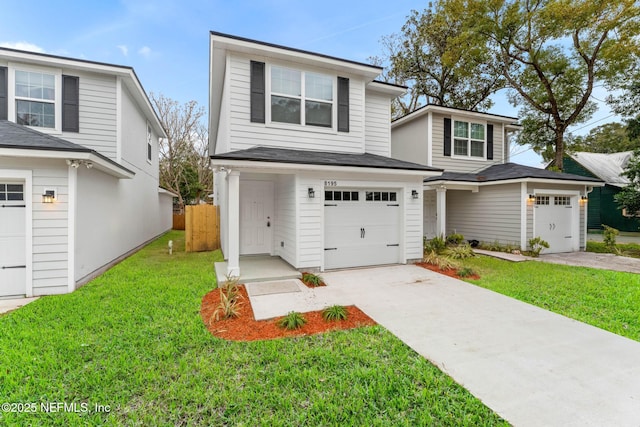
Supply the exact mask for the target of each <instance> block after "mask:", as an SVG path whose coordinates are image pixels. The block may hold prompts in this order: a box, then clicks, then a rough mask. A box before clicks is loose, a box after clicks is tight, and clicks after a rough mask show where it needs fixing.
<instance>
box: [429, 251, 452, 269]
mask: <svg viewBox="0 0 640 427" xmlns="http://www.w3.org/2000/svg"><path fill="white" fill-rule="evenodd" d="M424 262H425V263H427V264H431V265H435V266H436V267H438V268H439V269H440V270H453V269H456V268H458V263H457V262H455V261H454V260H452V259H451V258H449V257H448V256H445V255H440V254H438V253H437V252H436V251H431V252H428V253H426V254H425V256H424Z"/></svg>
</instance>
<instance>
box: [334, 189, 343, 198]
mask: <svg viewBox="0 0 640 427" xmlns="http://www.w3.org/2000/svg"><path fill="white" fill-rule="evenodd" d="M333 200H342V192H341V191H334V192H333Z"/></svg>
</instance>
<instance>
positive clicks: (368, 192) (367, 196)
mask: <svg viewBox="0 0 640 427" xmlns="http://www.w3.org/2000/svg"><path fill="white" fill-rule="evenodd" d="M365 198H366V200H367V202H370V201H372V200H373V191H367V193H366V195H365Z"/></svg>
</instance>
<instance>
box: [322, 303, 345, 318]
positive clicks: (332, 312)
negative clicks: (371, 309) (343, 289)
mask: <svg viewBox="0 0 640 427" xmlns="http://www.w3.org/2000/svg"><path fill="white" fill-rule="evenodd" d="M347 315H348V313H347V309H346V308H345V307H344V306H342V305H332V306H331V307H327V308H325V309H324V310H322V318H323V319H324V320H326V321H328V322H329V321H335V320H345V319H346V318H347Z"/></svg>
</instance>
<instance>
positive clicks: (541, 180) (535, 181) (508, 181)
mask: <svg viewBox="0 0 640 427" xmlns="http://www.w3.org/2000/svg"><path fill="white" fill-rule="evenodd" d="M520 182H530V183H532V184H566V185H585V186H592V187H604V182H592V181H568V180H559V179H544V178H519V179H505V180H503V181H487V182H476V181H447V180H438V181H429V182H428V183H425V188H426V187H427V186H429V187H434V188H435V187H437V186H440V185H444V186H446V187H447V188H452V187H451V186H454V185H466V186H478V187H485V186H488V185H501V184H516V183H520Z"/></svg>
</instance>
